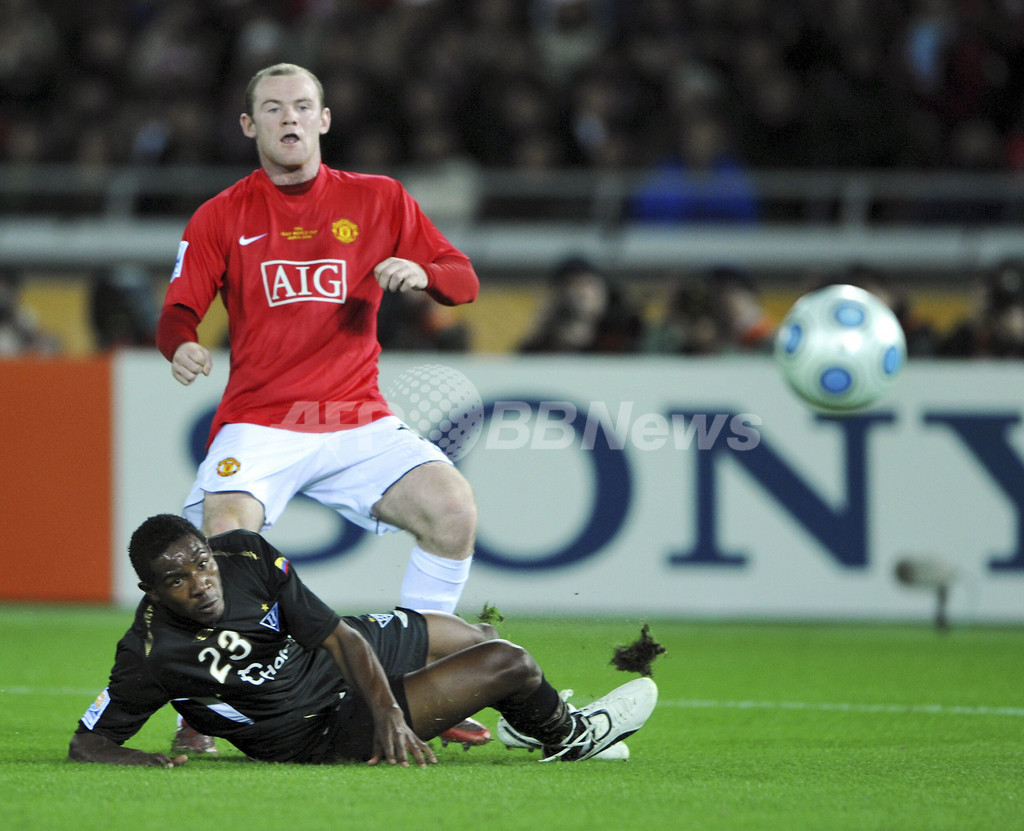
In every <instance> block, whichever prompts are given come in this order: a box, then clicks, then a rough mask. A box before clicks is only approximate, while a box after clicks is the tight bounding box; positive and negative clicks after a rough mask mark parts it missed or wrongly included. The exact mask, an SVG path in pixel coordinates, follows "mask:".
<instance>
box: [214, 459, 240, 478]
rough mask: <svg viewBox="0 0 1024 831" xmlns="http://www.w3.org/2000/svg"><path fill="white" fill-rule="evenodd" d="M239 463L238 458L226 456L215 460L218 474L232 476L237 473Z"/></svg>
mask: <svg viewBox="0 0 1024 831" xmlns="http://www.w3.org/2000/svg"><path fill="white" fill-rule="evenodd" d="M241 466H242V465H241V463H240V462H239V461H238V459H233V458H232V457H231V456H228V457H227V458H226V459H221V460H220V461H219V462H217V475H218V476H234V475H235V474H236V473H238V469H239V468H240V467H241Z"/></svg>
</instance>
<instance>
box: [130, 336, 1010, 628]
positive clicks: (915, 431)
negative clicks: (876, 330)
mask: <svg viewBox="0 0 1024 831" xmlns="http://www.w3.org/2000/svg"><path fill="white" fill-rule="evenodd" d="M227 365H228V357H227V355H226V354H217V355H215V369H214V372H213V374H212V375H211V376H210V377H209V378H200V379H198V380H197V382H196V383H195V384H193V385H192V386H191V387H189V388H183V387H181V386H180V385H178V384H177V383H176V382H175V381H173V379H172V378H171V376H170V370H169V367H168V364H167V363H166V362H165V361H164V360H163V359H162V358H161V357H160V356H158V355H154V354H142V353H133V352H126V353H124V354H122V355H120V356H119V357H118V359H117V363H116V371H115V390H116V392H115V395H116V396H117V402H116V416H115V424H116V427H115V430H116V436H115V447H116V451H115V452H116V459H115V481H116V484H115V493H116V505H115V513H116V516H115V539H116V541H117V545H116V550H115V552H114V556H115V559H116V567H115V573H116V575H117V576H116V581H117V585H116V589H115V596H116V599H117V600H118V602H121V603H126V604H128V603H134V602H135V601H136V600H137V598H138V589H137V588H136V585H135V584H136V578H135V577H134V575H133V574H132V573H131V569H130V566H129V565H128V562H127V557H126V556H125V554H124V552H125V550H126V546H127V541H128V538H129V536H130V534H131V531H132V530H133V529H134V528H135V527H136V526H137V525H138V524H139V522H141V521H142V520H143V519H144V518H145V517H146V516H149V515H150V514H153V513H159V512H178V511H180V510H181V508H182V502H183V499H184V497H185V494H186V493H187V492H188V489H189V487H190V486H191V484H192V480H193V475H194V471H195V466H196V464H197V462H198V457H197V454H198V453H200V452H201V450H202V445H203V443H204V441H205V425H206V424H207V423H208V420H209V417H210V415H211V414H212V410H213V408H214V407H215V406H216V403H217V400H218V398H219V395H220V391H221V389H222V388H223V385H224V382H225V380H226V371H227ZM410 372H411V373H412V375H413V376H417V377H419V378H421V379H422V378H429V377H431V376H433V377H435V378H437V377H440V375H439V373H441V374H444V375H445V377H447V378H449V379H450V378H451V377H457V378H461V379H462V381H463V383H464V389H463V391H465V385H468V388H469V389H470V390H471V391H475V392H476V393H479V396H480V400H481V401H482V402H483V406H484V414H485V416H484V417H483V418H481V419H479V420H478V427H477V429H476V430H475V431H472V432H473V435H474V436H475V444H474V445H473V446H472V448H471V449H469V450H468V452H466V453H465V455H463V456H462V457H461V458H460V459H459V461H458V464H459V466H460V468H461V469H462V470H463V472H464V473H465V474H466V476H467V478H468V479H469V480H470V482H471V483H472V485H473V487H474V490H475V493H476V497H477V502H478V507H479V515H480V520H479V533H478V551H477V555H476V558H475V562H474V566H473V572H472V575H471V577H470V580H469V584H468V585H467V587H466V591H465V594H464V595H463V601H462V604H461V605H460V609H459V610H460V612H461V613H463V614H464V615H466V616H471V615H473V614H474V613H475V612H476V611H478V610H479V609H480V608H481V607H482V605H483V604H484V603H485V602H487V603H491V604H494V605H496V606H497V607H498V608H499V609H501V610H502V611H503V612H518V613H543V614H565V615H582V614H616V615H621V614H625V615H635V616H638V617H658V616H677V617H746V618H790V619H803V618H813V619H824V618H836V619H924V620H926V619H929V618H930V616H931V615H933V614H934V612H935V609H936V603H937V600H936V591H935V590H934V589H932V588H928V587H908V586H906V585H904V584H902V583H900V582H899V581H897V580H896V579H895V576H894V573H895V567H896V564H897V563H898V562H899V561H901V560H903V559H906V558H912V559H914V560H915V561H923V560H927V561H929V562H931V563H933V564H937V565H939V566H942V567H948V569H949V570H950V573H951V579H950V583H949V592H948V614H949V617H950V619H951V620H953V621H957V620H960V621H965V620H972V621H993V622H999V621H1015V622H1020V621H1024V462H1022V459H1024V429H1022V427H1021V424H1020V421H1021V416H1020V407H1021V402H1022V401H1024V366H1021V365H1018V364H1014V363H1009V362H1007V363H959V364H953V363H940V362H926V361H917V362H914V363H912V364H911V365H910V366H909V367H908V369H907V371H906V373H905V376H904V378H903V379H902V382H901V384H900V385H899V387H898V388H897V390H896V392H895V393H894V394H893V395H892V396H891V397H890V398H889V399H887V400H886V401H885V402H883V403H882V404H881V405H879V406H878V407H877V408H876V409H874V410H872V411H869V412H868V413H866V414H863V415H861V416H859V417H855V418H848V419H830V418H824V417H819V416H817V415H815V414H814V413H812V412H810V411H809V410H808V409H806V408H805V407H803V406H802V405H801V404H799V403H798V402H797V401H796V399H795V398H794V397H793V396H792V395H791V394H790V393H789V392H788V390H787V389H786V388H785V387H784V385H783V383H782V382H781V380H780V379H779V377H778V375H777V374H776V372H775V369H774V366H773V365H772V363H771V362H770V360H768V359H764V358H742V359H741V358H712V359H690V360H685V359H676V358H660V357H658V358H654V357H650V358H604V357H602V358H592V359H583V358H568V357H565V358H562V357H554V358H539V357H536V358H535V357H530V358H526V357H495V356H457V355H430V354H419V353H417V354H411V353H410V354H397V355H395V354H392V355H390V356H387V357H386V358H385V359H384V360H383V361H382V364H381V387H382V389H384V390H385V391H388V390H389V388H394V382H395V379H396V378H399V377H403V378H404V377H408V376H409V373H410ZM404 403H405V404H406V405H407V406H410V404H409V402H408V401H406V402H404ZM410 421H412V419H411V418H410ZM462 449H464V448H462ZM266 536H267V537H268V539H270V540H271V542H273V543H274V544H275V545H277V546H278V547H279V548H280V549H282V551H284V552H285V553H286V554H287V555H288V556H289V557H290V558H291V559H292V562H293V563H294V564H295V566H296V567H297V569H298V570H299V573H300V574H301V576H302V578H303V580H304V581H305V582H306V583H307V584H308V585H310V586H311V587H312V588H314V589H315V590H316V591H317V592H318V593H319V594H320V595H321V596H322V597H323V598H324V599H325V600H327V601H328V602H329V603H331V604H332V605H334V606H335V607H336V608H338V609H339V610H340V611H346V612H348V611H376V610H380V609H384V608H387V607H389V606H390V605H392V604H394V603H395V602H396V601H397V598H398V590H399V585H400V583H401V578H402V573H403V571H404V569H405V563H406V559H407V556H408V552H409V549H410V547H411V544H412V541H411V538H409V537H408V536H407V535H405V534H390V535H387V536H385V537H375V536H373V535H371V534H367V533H363V532H361V531H357V529H355V528H354V527H352V526H351V525H349V524H347V523H346V522H344V521H343V520H341V519H340V518H338V517H337V516H336V515H335V514H334V513H333V512H331V511H330V510H328V509H326V508H323V507H322V506H320V505H318V504H315V503H312V502H310V501H308V500H305V499H301V500H296V501H294V502H293V503H292V504H291V505H290V506H289V508H288V509H287V511H286V512H285V515H284V517H282V519H281V521H280V522H279V523H278V524H277V525H276V526H275V527H274V528H271V529H269V530H268V531H267V532H266Z"/></svg>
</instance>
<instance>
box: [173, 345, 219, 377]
mask: <svg viewBox="0 0 1024 831" xmlns="http://www.w3.org/2000/svg"><path fill="white" fill-rule="evenodd" d="M211 369H213V357H212V356H211V355H210V350H209V349H207V348H206V347H205V346H200V345H199V344H198V343H195V342H194V341H186V342H185V343H183V344H182V345H181V346H179V347H178V348H177V349H176V350H175V351H174V359H173V360H172V361H171V375H173V376H174V380H176V381H177V382H178V383H179V384H184V385H185V386H186V387H187V386H188V385H189V384H191V383H192V382H193V381H195V380H196V378H197V377H198V375H199V373H200V372H201V373H203V375H209V374H210V370H211Z"/></svg>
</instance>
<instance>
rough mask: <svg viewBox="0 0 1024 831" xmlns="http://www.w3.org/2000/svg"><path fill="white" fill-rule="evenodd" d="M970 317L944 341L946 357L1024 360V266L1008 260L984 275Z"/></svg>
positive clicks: (941, 347)
mask: <svg viewBox="0 0 1024 831" xmlns="http://www.w3.org/2000/svg"><path fill="white" fill-rule="evenodd" d="M978 288H979V292H978V304H977V308H976V309H975V311H974V312H973V313H972V314H971V316H970V317H969V318H968V319H966V320H964V321H962V322H961V323H960V324H959V325H957V326H955V327H954V328H953V330H952V331H951V332H950V333H949V334H948V335H947V336H946V337H945V338H943V339H942V341H941V342H940V343H939V345H938V348H937V349H936V354H937V355H940V356H942V357H947V358H1024V263H1021V262H1017V261H1008V262H1004V263H1000V264H999V265H998V266H997V267H995V268H993V269H992V270H991V271H988V272H985V273H984V274H983V275H982V277H981V280H980V283H979V286H978Z"/></svg>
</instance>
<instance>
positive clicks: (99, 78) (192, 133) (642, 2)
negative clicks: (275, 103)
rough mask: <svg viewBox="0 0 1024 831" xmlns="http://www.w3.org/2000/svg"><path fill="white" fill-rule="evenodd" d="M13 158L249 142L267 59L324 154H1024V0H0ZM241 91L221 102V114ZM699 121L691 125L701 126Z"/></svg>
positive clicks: (246, 158) (1, 126)
mask: <svg viewBox="0 0 1024 831" xmlns="http://www.w3.org/2000/svg"><path fill="white" fill-rule="evenodd" d="M0 19H2V20H3V21H4V25H3V27H2V28H0V96H2V100H0V104H2V109H0V160H2V161H75V162H80V163H82V164H97V163H99V164H103V163H111V164H113V163H124V162H129V161H132V162H140V163H157V164H158V163H165V162H200V163H249V162H250V161H251V147H250V146H249V144H248V143H247V142H246V141H245V140H244V137H243V136H241V134H240V133H239V131H238V130H234V131H232V130H230V129H227V130H226V131H225V126H224V125H229V126H230V125H233V123H234V121H235V119H236V115H237V112H236V111H237V110H238V106H239V105H238V102H239V101H240V100H241V90H242V87H243V86H244V84H245V82H246V81H247V80H248V78H249V76H250V75H251V74H252V72H253V71H254V70H255V69H258V68H259V67H261V66H264V65H267V64H270V63H273V62H275V61H278V60H291V61H295V62H298V63H301V64H303V65H306V66H309V67H310V68H311V69H313V70H314V71H315V72H317V73H318V74H319V75H320V76H321V77H322V78H323V80H324V86H325V88H326V98H327V102H328V104H329V105H330V106H331V108H332V110H333V113H334V123H333V125H332V129H331V133H330V134H329V135H328V136H327V137H326V141H325V158H326V159H327V160H328V162H329V163H330V164H333V165H335V166H339V167H350V168H354V169H361V170H383V169H387V168H389V167H392V166H395V165H402V164H429V163H433V162H437V161H443V160H451V159H466V160H469V161H471V162H473V163H477V164H480V165H494V166H503V167H515V168H550V167H562V166H577V167H588V168H617V167H642V166H645V165H653V164H657V163H658V162H659V161H660V160H662V159H664V158H665V157H667V156H671V155H672V154H673V153H676V152H677V151H678V150H679V147H680V145H681V144H684V143H687V142H692V141H693V140H694V136H693V134H694V133H702V134H704V135H714V136H715V137H716V139H715V140H717V141H721V142H725V144H726V146H727V147H728V148H729V150H730V152H731V153H733V154H734V155H735V162H736V163H737V164H742V165H747V166H751V167H758V168H760V167H794V168H801V167H815V166H828V167H844V166H845V167H851V166H856V167H875V168H877V167H918V168H919V167H926V168H930V167H946V168H1007V169H1020V168H1021V167H1024V108H1022V104H1021V102H1022V101H1024V94H1022V93H1024V4H1022V3H1020V2H1019V0H830V1H829V2H820V1H819V0H686V2H682V1H681V0H473V2H460V0H92V2H89V3H79V4H72V5H68V4H65V3H59V2H56V0H0ZM225 114H227V115H228V116H229V117H225ZM698 140H699V139H698Z"/></svg>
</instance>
